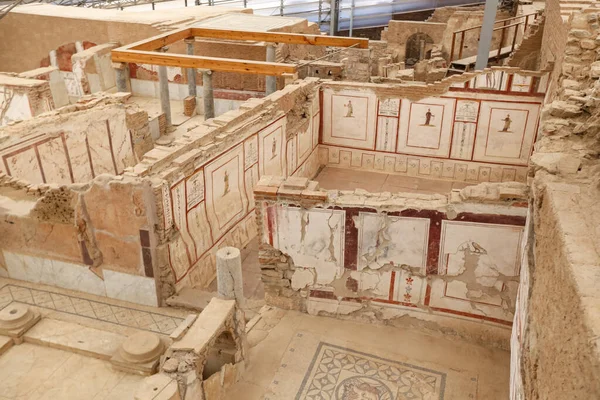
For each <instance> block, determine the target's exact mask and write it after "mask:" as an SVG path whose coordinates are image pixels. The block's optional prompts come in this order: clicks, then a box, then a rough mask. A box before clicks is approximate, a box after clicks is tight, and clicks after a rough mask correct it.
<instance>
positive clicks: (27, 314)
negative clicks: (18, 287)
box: [0, 303, 41, 339]
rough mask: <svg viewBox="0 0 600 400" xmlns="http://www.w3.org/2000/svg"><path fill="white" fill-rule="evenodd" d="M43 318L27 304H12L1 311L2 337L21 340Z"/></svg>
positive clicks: (0, 329)
mask: <svg viewBox="0 0 600 400" xmlns="http://www.w3.org/2000/svg"><path fill="white" fill-rule="evenodd" d="M40 318H41V315H40V313H38V312H36V311H33V310H31V309H30V308H29V307H28V306H26V305H25V304H20V303H10V304H9V305H8V306H6V307H4V308H3V309H2V311H0V335H4V336H9V337H11V338H15V339H19V338H21V336H23V335H24V334H25V332H27V330H29V328H31V327H32V326H33V325H35V324H36V323H37V322H38V321H39V320H40Z"/></svg>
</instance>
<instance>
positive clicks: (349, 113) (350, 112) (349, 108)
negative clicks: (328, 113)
mask: <svg viewBox="0 0 600 400" xmlns="http://www.w3.org/2000/svg"><path fill="white" fill-rule="evenodd" d="M344 107H346V108H347V111H346V116H345V118H351V117H354V109H353V108H352V101H351V100H348V104H344Z"/></svg>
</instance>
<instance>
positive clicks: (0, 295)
mask: <svg viewBox="0 0 600 400" xmlns="http://www.w3.org/2000/svg"><path fill="white" fill-rule="evenodd" d="M13 301H14V302H17V303H24V304H29V305H32V306H36V307H40V308H45V309H48V310H56V311H60V312H64V313H67V314H71V315H77V316H80V317H85V318H90V319H95V320H98V321H103V322H109V323H111V324H115V325H121V326H127V327H131V328H135V329H141V330H145V331H149V332H154V333H159V334H162V335H170V334H171V333H172V332H173V331H174V330H175V328H177V326H178V325H179V324H180V323H181V322H183V318H177V317H173V316H171V315H166V314H160V313H155V312H148V311H141V310H137V309H135V308H129V307H124V306H116V305H113V304H108V303H104V302H101V301H96V300H89V299H85V298H81V297H76V296H72V295H67V294H62V293H56V292H51V291H48V290H41V289H32V288H29V287H25V286H19V285H15V284H12V283H9V284H7V285H5V286H4V287H2V288H0V310H2V309H3V308H4V307H6V306H8V305H9V304H10V303H11V302H13Z"/></svg>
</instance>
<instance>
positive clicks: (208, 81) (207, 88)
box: [202, 70, 215, 120]
mask: <svg viewBox="0 0 600 400" xmlns="http://www.w3.org/2000/svg"><path fill="white" fill-rule="evenodd" d="M202 97H203V100H204V120H207V119H210V118H214V117H215V99H214V97H213V84H212V71H211V70H204V71H202Z"/></svg>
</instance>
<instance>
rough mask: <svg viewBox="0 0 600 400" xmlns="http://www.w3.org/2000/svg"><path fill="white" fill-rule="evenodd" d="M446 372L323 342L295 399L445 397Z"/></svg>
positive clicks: (425, 399)
mask: <svg viewBox="0 0 600 400" xmlns="http://www.w3.org/2000/svg"><path fill="white" fill-rule="evenodd" d="M445 386H446V374H445V373H443V372H439V371H434V370H431V369H427V368H423V367H419V366H416V365H411V364H406V363H402V362H398V361H393V360H386V359H384V358H380V357H376V356H373V355H370V354H366V353H361V352H358V351H354V350H350V349H347V348H344V347H339V346H335V345H332V344H329V343H324V342H320V343H319V346H318V347H317V351H316V352H315V356H314V358H313V360H312V363H311V364H310V367H309V368H308V371H307V373H306V375H305V376H304V380H303V381H302V386H300V390H299V391H298V394H297V395H296V400H305V399H306V400H355V399H357V400H358V399H368V400H409V399H410V400H417V399H419V400H443V399H444V390H445Z"/></svg>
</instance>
